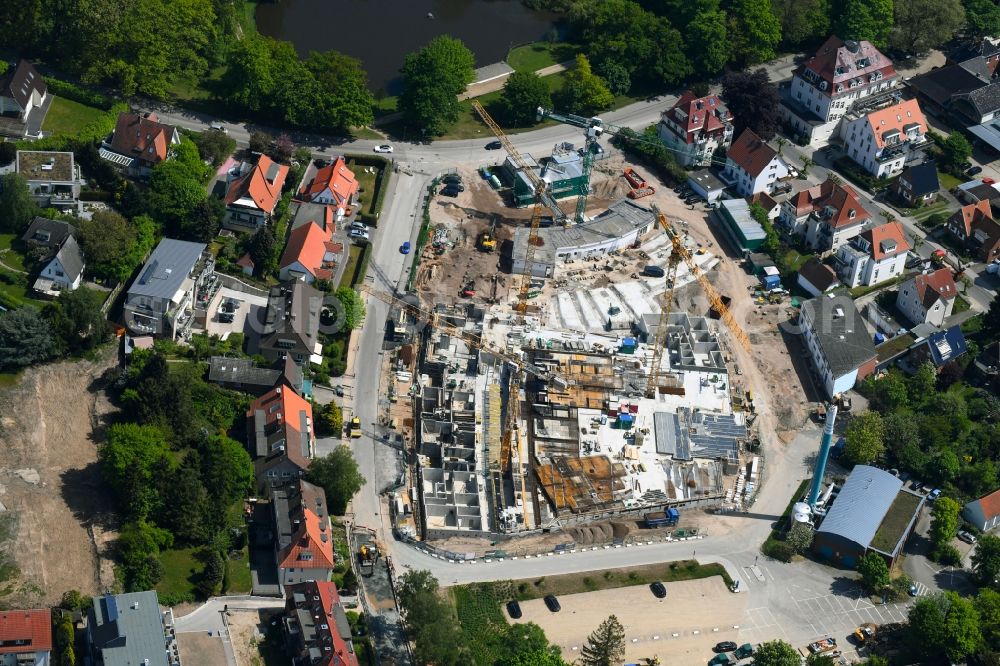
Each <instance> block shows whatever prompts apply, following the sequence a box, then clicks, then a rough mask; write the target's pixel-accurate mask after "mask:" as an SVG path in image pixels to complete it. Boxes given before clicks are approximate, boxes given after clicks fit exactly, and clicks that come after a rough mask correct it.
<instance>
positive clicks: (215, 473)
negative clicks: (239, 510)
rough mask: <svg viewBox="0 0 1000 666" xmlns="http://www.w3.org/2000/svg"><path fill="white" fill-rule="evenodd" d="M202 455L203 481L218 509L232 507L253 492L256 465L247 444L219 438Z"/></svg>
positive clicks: (211, 439)
mask: <svg viewBox="0 0 1000 666" xmlns="http://www.w3.org/2000/svg"><path fill="white" fill-rule="evenodd" d="M201 451H202V455H201V464H202V471H201V478H202V480H203V481H204V484H205V488H207V489H208V492H209V495H211V496H212V498H213V499H214V500H215V504H216V505H217V506H229V505H231V504H232V503H233V502H235V501H237V500H239V499H242V498H243V497H245V496H246V494H247V493H248V492H249V491H250V490H251V489H252V488H253V479H254V474H253V461H252V460H250V454H248V453H247V450H246V448H245V447H244V446H243V444H241V443H240V442H237V441H236V440H235V439H231V438H229V437H226V436H225V435H223V434H219V435H213V436H212V437H209V438H208V439H207V440H206V441H205V443H204V445H203V446H202V449H201Z"/></svg>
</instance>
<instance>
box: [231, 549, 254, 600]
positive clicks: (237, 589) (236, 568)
mask: <svg viewBox="0 0 1000 666" xmlns="http://www.w3.org/2000/svg"><path fill="white" fill-rule="evenodd" d="M252 588H253V577H252V576H251V575H250V559H249V553H248V551H247V549H246V548H245V547H244V548H243V551H242V556H241V557H240V559H238V560H234V559H232V558H230V559H228V560H226V593H227V594H250V590H251V589H252Z"/></svg>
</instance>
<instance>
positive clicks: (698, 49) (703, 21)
mask: <svg viewBox="0 0 1000 666" xmlns="http://www.w3.org/2000/svg"><path fill="white" fill-rule="evenodd" d="M726 23H727V22H726V14H725V13H724V12H723V11H722V10H721V9H719V8H718V6H716V7H715V8H714V9H708V10H705V11H701V12H699V13H697V14H695V16H694V18H692V19H691V22H690V23H688V26H687V28H686V30H685V34H686V36H687V40H686V43H687V47H688V48H687V56H688V60H690V61H691V63H692V64H693V66H694V70H695V72H696V73H697V74H699V75H701V76H704V77H710V76H715V75H716V74H718V73H719V72H721V71H722V68H723V67H725V66H726V63H728V62H729V55H730V51H731V50H732V44H731V43H730V39H729V30H728V28H727V26H726Z"/></svg>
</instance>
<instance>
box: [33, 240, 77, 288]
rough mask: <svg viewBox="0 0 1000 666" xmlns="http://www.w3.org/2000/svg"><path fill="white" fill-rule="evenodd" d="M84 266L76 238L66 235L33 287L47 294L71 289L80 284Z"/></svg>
mask: <svg viewBox="0 0 1000 666" xmlns="http://www.w3.org/2000/svg"><path fill="white" fill-rule="evenodd" d="M85 266H86V264H84V261H83V252H82V251H81V250H80V246H79V245H78V244H77V242H76V238H74V237H73V236H68V237H67V238H66V240H65V241H63V244H62V247H60V248H59V251H58V252H56V253H55V255H54V256H53V257H52V258H51V259H49V261H48V263H46V264H45V266H44V267H43V268H42V271H41V272H40V273H39V274H38V279H36V280H35V284H34V287H33V288H34V289H35V291H37V292H39V293H42V294H46V295H48V296H58V295H59V292H60V291H73V290H74V289H76V288H77V287H79V286H80V281H81V280H82V279H83V269H84V268H85Z"/></svg>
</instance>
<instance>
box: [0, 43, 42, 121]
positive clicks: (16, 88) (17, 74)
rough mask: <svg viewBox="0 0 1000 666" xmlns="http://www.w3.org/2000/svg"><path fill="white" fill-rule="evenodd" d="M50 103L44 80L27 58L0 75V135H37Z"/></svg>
mask: <svg viewBox="0 0 1000 666" xmlns="http://www.w3.org/2000/svg"><path fill="white" fill-rule="evenodd" d="M51 104H52V95H50V94H49V88H48V86H47V85H45V80H44V79H43V78H42V75H41V74H39V73H38V71H37V70H35V68H34V67H33V66H32V64H31V63H30V62H28V61H27V60H19V61H18V63H17V66H16V67H11V68H9V69H8V70H7V71H6V72H4V73H3V74H0V134H4V135H7V136H11V137H23V136H39V135H40V134H41V129H42V121H43V120H44V119H45V114H46V112H47V111H48V110H49V106H50V105H51Z"/></svg>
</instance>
